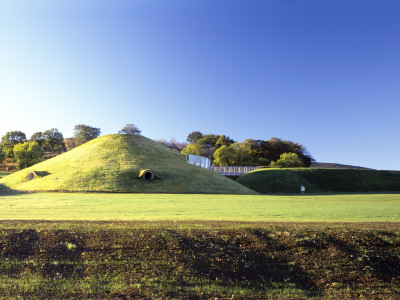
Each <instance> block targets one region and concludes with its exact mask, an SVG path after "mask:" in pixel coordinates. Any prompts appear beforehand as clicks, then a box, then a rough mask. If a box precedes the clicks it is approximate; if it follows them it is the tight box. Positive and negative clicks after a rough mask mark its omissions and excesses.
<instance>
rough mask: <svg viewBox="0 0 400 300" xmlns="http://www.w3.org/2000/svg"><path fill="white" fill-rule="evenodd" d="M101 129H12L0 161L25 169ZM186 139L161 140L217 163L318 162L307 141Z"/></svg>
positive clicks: (130, 130) (128, 129) (0, 148)
mask: <svg viewBox="0 0 400 300" xmlns="http://www.w3.org/2000/svg"><path fill="white" fill-rule="evenodd" d="M100 133H101V130H100V128H96V127H92V126H89V125H84V124H78V125H75V127H74V136H73V137H72V138H64V136H63V134H62V133H61V132H60V131H59V130H58V129H57V128H51V129H49V130H46V131H44V132H35V133H34V134H32V136H31V137H30V139H29V140H28V139H27V137H26V135H25V133H23V132H21V131H10V132H7V133H6V134H5V135H4V136H3V137H2V138H1V143H0V163H1V164H3V165H6V164H10V163H11V164H12V163H16V164H17V166H18V167H17V168H18V169H23V168H26V167H29V166H32V165H34V164H36V163H38V162H41V161H43V160H44V159H45V158H49V157H52V156H54V155H56V154H57V153H62V152H65V151H67V150H71V149H73V148H75V147H77V146H79V145H81V144H83V143H86V142H88V141H90V140H92V139H95V138H97V137H99V136H100ZM118 133H121V134H140V133H141V130H140V129H139V128H138V127H137V126H136V125H134V124H126V125H125V127H123V128H122V130H121V131H119V132H118ZM186 141H187V142H177V141H176V140H175V139H171V140H170V141H167V140H165V139H160V140H157V142H159V143H161V144H164V145H165V146H167V147H169V148H172V149H175V150H177V151H179V152H181V153H183V154H195V155H200V156H205V157H208V158H210V159H211V160H212V161H213V165H216V166H274V167H309V166H310V165H311V163H312V162H314V159H313V158H312V156H311V154H310V153H309V152H308V151H307V150H306V148H305V147H304V146H303V145H301V144H299V143H295V142H292V141H287V140H281V139H278V138H274V137H273V138H270V139H269V140H255V139H246V140H245V141H244V142H237V141H235V140H233V139H231V138H229V137H227V136H225V135H216V134H203V133H201V132H200V131H193V132H191V133H190V134H189V135H188V137H187V140H186Z"/></svg>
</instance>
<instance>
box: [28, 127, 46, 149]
mask: <svg viewBox="0 0 400 300" xmlns="http://www.w3.org/2000/svg"><path fill="white" fill-rule="evenodd" d="M29 141H30V142H36V143H38V144H39V146H40V147H42V146H43V144H44V138H43V132H41V131H39V132H35V133H34V134H32V136H31V138H30V139H29Z"/></svg>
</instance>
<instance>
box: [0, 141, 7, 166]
mask: <svg viewBox="0 0 400 300" xmlns="http://www.w3.org/2000/svg"><path fill="white" fill-rule="evenodd" d="M5 157H6V156H5V154H4V151H3V147H2V146H1V145H0V163H1V162H2V161H3V160H4V158H5Z"/></svg>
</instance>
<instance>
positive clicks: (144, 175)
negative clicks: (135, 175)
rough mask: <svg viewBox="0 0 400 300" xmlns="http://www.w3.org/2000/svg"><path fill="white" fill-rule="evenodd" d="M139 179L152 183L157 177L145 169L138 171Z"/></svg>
mask: <svg viewBox="0 0 400 300" xmlns="http://www.w3.org/2000/svg"><path fill="white" fill-rule="evenodd" d="M139 178H142V179H143V180H146V181H152V180H154V179H156V178H157V179H158V178H159V177H158V176H157V175H156V174H155V173H154V171H153V170H150V169H146V170H141V171H140V174H139Z"/></svg>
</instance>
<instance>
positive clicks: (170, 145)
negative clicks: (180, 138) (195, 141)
mask: <svg viewBox="0 0 400 300" xmlns="http://www.w3.org/2000/svg"><path fill="white" fill-rule="evenodd" d="M156 142H157V143H159V144H163V145H164V146H167V147H168V148H171V149H174V150H177V151H178V152H182V150H183V149H184V148H185V147H186V146H187V145H188V143H186V142H182V143H180V142H177V141H176V139H175V138H171V139H170V141H169V142H168V141H167V140H166V139H160V140H156Z"/></svg>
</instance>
